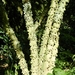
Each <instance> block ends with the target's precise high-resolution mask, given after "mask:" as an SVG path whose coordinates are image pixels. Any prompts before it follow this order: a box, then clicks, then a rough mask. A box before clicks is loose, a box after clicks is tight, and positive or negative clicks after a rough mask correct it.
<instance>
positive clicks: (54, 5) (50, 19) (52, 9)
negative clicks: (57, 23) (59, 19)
mask: <svg viewBox="0 0 75 75" xmlns="http://www.w3.org/2000/svg"><path fill="white" fill-rule="evenodd" d="M57 6H58V0H52V2H51V6H50V10H49V12H48V19H47V23H46V25H45V26H46V28H45V30H44V34H43V37H42V42H41V48H40V54H39V57H40V58H39V64H40V70H42V69H43V67H41V66H42V64H43V62H44V55H45V52H46V46H47V41H48V38H49V33H50V30H51V26H52V23H53V17H54V13H55V11H56V8H57ZM41 72H43V71H41ZM42 75H43V74H42ZM44 75H45V74H44Z"/></svg>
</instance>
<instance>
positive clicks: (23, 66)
mask: <svg viewBox="0 0 75 75" xmlns="http://www.w3.org/2000/svg"><path fill="white" fill-rule="evenodd" d="M0 11H1V12H2V13H0V16H1V15H2V21H3V23H2V24H3V27H4V30H5V31H6V35H8V36H9V38H10V39H11V41H12V46H13V48H14V50H15V52H16V54H17V57H18V59H19V65H20V68H21V70H22V73H23V75H29V71H28V67H27V63H26V60H25V59H24V57H25V56H24V54H23V52H22V49H21V46H20V42H19V41H18V39H17V37H16V35H15V32H14V31H13V29H12V28H11V27H10V26H9V18H8V15H7V13H6V11H5V8H4V6H3V4H2V3H1V2H0Z"/></svg>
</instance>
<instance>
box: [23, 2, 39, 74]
mask: <svg viewBox="0 0 75 75" xmlns="http://www.w3.org/2000/svg"><path fill="white" fill-rule="evenodd" d="M23 7H24V9H23V11H24V19H25V21H26V28H27V31H28V35H29V37H28V38H29V40H30V50H31V55H30V57H31V73H32V75H39V74H38V73H39V72H38V46H37V37H36V31H35V30H36V26H35V24H34V23H33V18H32V11H31V4H30V2H27V3H25V4H24V5H23Z"/></svg>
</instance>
